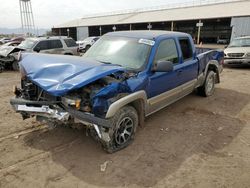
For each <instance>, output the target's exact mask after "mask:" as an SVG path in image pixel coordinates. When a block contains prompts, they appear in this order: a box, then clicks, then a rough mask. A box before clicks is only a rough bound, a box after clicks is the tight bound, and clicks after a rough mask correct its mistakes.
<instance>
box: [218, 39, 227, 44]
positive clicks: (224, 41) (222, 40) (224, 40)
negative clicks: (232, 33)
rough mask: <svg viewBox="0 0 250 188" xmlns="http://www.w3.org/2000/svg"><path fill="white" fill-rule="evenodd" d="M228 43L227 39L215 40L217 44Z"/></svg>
mask: <svg viewBox="0 0 250 188" xmlns="http://www.w3.org/2000/svg"><path fill="white" fill-rule="evenodd" d="M228 43H229V39H222V38H221V39H218V40H217V44H228Z"/></svg>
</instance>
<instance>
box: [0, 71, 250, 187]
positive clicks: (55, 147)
mask: <svg viewBox="0 0 250 188" xmlns="http://www.w3.org/2000/svg"><path fill="white" fill-rule="evenodd" d="M221 79H222V82H221V84H219V85H217V88H216V92H215V95H214V96H212V97H209V98H203V97H199V96H197V95H195V94H191V95H189V96H187V97H185V98H184V99H182V100H180V101H178V102H177V103H175V104H173V105H171V106H169V107H167V108H165V109H163V110H161V111H160V112H158V113H156V114H154V115H152V116H150V117H149V118H148V119H147V120H146V125H145V127H144V128H140V129H139V131H138V132H137V135H136V139H135V142H134V143H133V144H132V145H131V146H129V147H128V148H126V149H124V150H122V151H120V152H117V153H115V154H106V153H105V152H104V151H103V150H102V149H101V147H100V145H98V144H97V143H96V142H95V141H93V140H92V139H91V138H90V137H88V136H86V133H85V131H84V130H74V129H70V128H63V127H58V128H55V129H52V130H50V129H48V128H47V127H46V126H45V125H42V124H39V123H36V122H35V121H34V120H33V119H30V120H25V121H23V120H22V119H21V116H20V115H18V114H15V113H14V112H13V110H12V109H11V107H10V105H9V99H10V97H11V96H12V95H13V94H12V86H13V85H15V84H18V83H19V74H18V73H14V72H5V73H1V74H0V87H1V90H0V97H1V100H0V107H1V108H0V117H1V119H0V128H1V131H0V154H1V155H0V187H4V188H8V187H10V188H13V187H25V188H29V187H30V188H34V187H38V188H39V187H65V188H69V187H124V186H126V187H168V188H172V187H175V188H176V187H181V188H195V187H197V188H200V187H202V188H211V187H214V188H217V187H218V188H224V187H225V188H227V187H232V188H235V187H237V188H248V187H250V69H249V68H227V69H225V70H224V72H223V75H222V78H221ZM101 167H102V168H103V169H102V170H104V171H101ZM105 167H106V168H105Z"/></svg>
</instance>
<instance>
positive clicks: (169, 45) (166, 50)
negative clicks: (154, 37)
mask: <svg viewBox="0 0 250 188" xmlns="http://www.w3.org/2000/svg"><path fill="white" fill-rule="evenodd" d="M159 60H165V61H171V62H173V63H178V62H179V60H178V52H177V48H176V44H175V41H174V40H173V39H167V40H164V41H162V42H161V43H160V45H159V47H158V50H157V53H156V56H155V62H157V61H159Z"/></svg>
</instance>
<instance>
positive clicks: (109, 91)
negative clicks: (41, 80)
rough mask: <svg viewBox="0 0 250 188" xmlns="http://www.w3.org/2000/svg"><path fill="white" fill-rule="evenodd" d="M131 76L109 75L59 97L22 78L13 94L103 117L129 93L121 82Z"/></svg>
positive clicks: (128, 74) (131, 74) (123, 74)
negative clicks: (111, 105) (19, 86)
mask: <svg viewBox="0 0 250 188" xmlns="http://www.w3.org/2000/svg"><path fill="white" fill-rule="evenodd" d="M133 75H134V73H121V74H120V73H119V74H111V75H109V76H106V77H104V78H101V79H99V80H97V81H95V82H93V83H90V84H88V85H86V86H84V87H82V88H80V89H76V90H73V91H71V92H69V93H68V94H66V95H65V96H61V97H58V96H52V95H50V94H49V93H48V92H46V91H44V90H43V89H41V88H40V87H39V86H37V85H35V84H34V83H32V82H31V81H30V80H28V79H27V77H24V78H22V81H21V89H17V88H16V90H15V94H16V96H17V97H20V98H23V99H25V100H30V101H48V102H58V105H59V106H60V105H62V107H71V108H73V109H75V110H78V111H81V112H87V113H91V114H94V115H95V116H97V117H104V116H105V112H107V110H108V107H109V105H110V104H112V103H113V102H115V101H116V100H118V99H119V98H121V97H122V96H124V95H126V94H127V93H129V92H130V89H129V88H128V86H126V85H125V84H124V83H123V81H124V80H126V79H127V78H129V77H131V76H133Z"/></svg>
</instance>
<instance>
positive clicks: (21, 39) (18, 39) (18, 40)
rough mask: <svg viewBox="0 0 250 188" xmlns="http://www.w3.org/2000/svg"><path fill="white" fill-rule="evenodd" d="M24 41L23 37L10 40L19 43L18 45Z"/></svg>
mask: <svg viewBox="0 0 250 188" xmlns="http://www.w3.org/2000/svg"><path fill="white" fill-rule="evenodd" d="M24 40H25V38H24V37H14V38H12V39H11V42H19V43H21V42H23V41H24Z"/></svg>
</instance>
